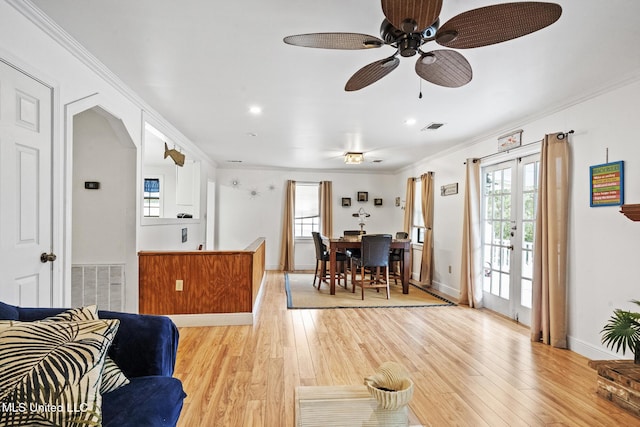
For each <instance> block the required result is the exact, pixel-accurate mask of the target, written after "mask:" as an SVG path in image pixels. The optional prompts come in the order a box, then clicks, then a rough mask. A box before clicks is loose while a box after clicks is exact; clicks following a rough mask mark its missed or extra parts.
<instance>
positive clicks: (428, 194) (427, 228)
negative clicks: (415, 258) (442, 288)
mask: <svg viewBox="0 0 640 427" xmlns="http://www.w3.org/2000/svg"><path fill="white" fill-rule="evenodd" d="M420 183H421V185H422V194H421V205H422V218H423V219H424V243H423V244H422V265H421V267H420V283H422V284H424V285H427V286H431V279H432V278H433V172H427V173H425V174H422V176H420Z"/></svg>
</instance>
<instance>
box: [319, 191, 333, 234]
mask: <svg viewBox="0 0 640 427" xmlns="http://www.w3.org/2000/svg"><path fill="white" fill-rule="evenodd" d="M332 201H333V190H332V189H331V181H322V182H321V183H320V220H321V221H322V223H321V224H320V234H322V235H324V236H327V237H333V203H332Z"/></svg>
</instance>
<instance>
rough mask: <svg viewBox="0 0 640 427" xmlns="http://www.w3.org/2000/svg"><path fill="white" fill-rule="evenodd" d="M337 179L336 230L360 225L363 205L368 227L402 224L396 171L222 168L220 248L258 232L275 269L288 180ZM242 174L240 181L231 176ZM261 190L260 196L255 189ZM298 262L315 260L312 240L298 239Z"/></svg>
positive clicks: (238, 245)
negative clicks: (345, 202) (365, 197)
mask: <svg viewBox="0 0 640 427" xmlns="http://www.w3.org/2000/svg"><path fill="white" fill-rule="evenodd" d="M289 179H293V180H295V181H308V182H320V181H331V182H332V183H333V184H332V186H333V234H334V236H340V235H342V231H343V230H347V229H349V230H353V229H358V228H359V226H358V221H357V219H356V218H354V217H353V216H352V214H353V213H355V212H357V211H358V209H359V208H360V207H364V208H365V210H366V211H367V212H369V213H370V214H371V217H369V219H368V221H367V224H366V226H365V230H366V231H367V233H395V232H396V231H400V230H401V229H402V218H403V217H402V215H403V214H404V211H402V210H401V209H400V208H399V207H396V206H395V204H394V203H395V198H396V197H401V198H402V199H404V189H403V187H402V186H398V185H397V179H396V177H394V176H393V175H383V174H362V173H345V172H325V171H299V170H257V169H219V170H218V175H217V185H218V187H217V195H218V201H217V206H218V209H217V212H216V217H217V221H218V227H217V235H218V237H217V249H243V248H244V247H246V246H247V245H248V244H250V243H251V242H252V241H253V240H254V239H255V238H257V237H265V238H266V249H267V253H266V266H267V268H268V269H276V268H278V264H279V260H280V258H279V255H280V241H281V235H282V210H283V207H284V193H285V187H286V181H287V180H289ZM234 180H237V181H238V182H239V185H238V186H233V185H232V181H234ZM252 190H254V191H256V192H257V195H256V196H252V195H251V191H252ZM358 191H367V192H368V193H369V201H368V202H366V203H359V202H357V201H356V194H357V192H358ZM342 197H351V207H350V208H346V207H342V206H341V199H342ZM374 198H382V199H383V204H382V206H374V204H373V199H374ZM295 263H296V268H299V269H309V268H314V266H315V252H314V249H313V244H312V242H311V241H309V242H307V243H306V244H304V243H301V244H299V245H296V252H295Z"/></svg>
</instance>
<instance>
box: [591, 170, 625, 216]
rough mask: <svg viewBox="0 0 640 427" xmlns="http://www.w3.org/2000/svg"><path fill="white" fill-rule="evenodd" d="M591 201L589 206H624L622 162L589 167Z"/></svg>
mask: <svg viewBox="0 0 640 427" xmlns="http://www.w3.org/2000/svg"><path fill="white" fill-rule="evenodd" d="M589 183H590V186H591V200H590V202H589V205H590V206H591V207H592V208H593V207H599V206H619V205H623V204H624V162H623V161H619V162H612V163H604V164H602V165H595V166H590V167H589Z"/></svg>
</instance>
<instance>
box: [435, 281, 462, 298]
mask: <svg viewBox="0 0 640 427" xmlns="http://www.w3.org/2000/svg"><path fill="white" fill-rule="evenodd" d="M431 286H432V287H433V289H436V290H437V291H439V292H441V293H443V294H444V295H447V296H448V297H450V298H454V299H456V300H457V299H458V298H460V289H456V288H452V287H451V286H447V285H445V284H444V283H442V282H438V281H435V280H434V281H432V282H431Z"/></svg>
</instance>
